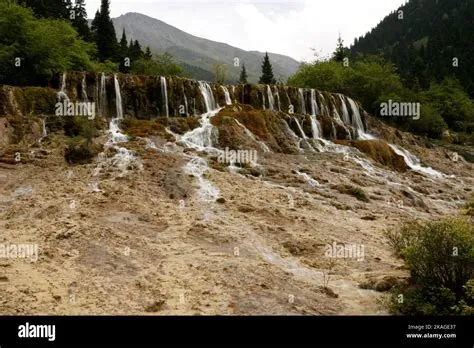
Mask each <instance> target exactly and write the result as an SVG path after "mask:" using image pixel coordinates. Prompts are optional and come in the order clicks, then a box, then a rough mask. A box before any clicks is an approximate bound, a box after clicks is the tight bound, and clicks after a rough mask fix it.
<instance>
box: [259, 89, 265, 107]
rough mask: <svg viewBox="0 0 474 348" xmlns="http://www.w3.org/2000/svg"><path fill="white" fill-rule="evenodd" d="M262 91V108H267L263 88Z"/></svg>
mask: <svg viewBox="0 0 474 348" xmlns="http://www.w3.org/2000/svg"><path fill="white" fill-rule="evenodd" d="M260 92H261V93H262V103H263V105H262V108H263V110H266V107H265V93H263V91H262V90H261V91H260Z"/></svg>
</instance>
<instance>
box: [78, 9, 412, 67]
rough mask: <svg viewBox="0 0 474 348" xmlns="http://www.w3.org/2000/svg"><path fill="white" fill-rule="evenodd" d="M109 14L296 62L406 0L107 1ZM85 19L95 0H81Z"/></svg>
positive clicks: (360, 31)
mask: <svg viewBox="0 0 474 348" xmlns="http://www.w3.org/2000/svg"><path fill="white" fill-rule="evenodd" d="M110 3H111V5H110V10H111V17H118V16H120V15H122V14H125V13H128V12H138V13H142V14H145V15H147V16H150V17H153V18H156V19H159V20H161V21H163V22H165V23H167V24H170V25H172V26H174V27H176V28H178V29H181V30H183V31H185V32H187V33H189V34H192V35H195V36H199V37H203V38H206V39H209V40H213V41H218V42H224V43H227V44H229V45H231V46H235V47H238V48H242V49H244V50H247V51H252V50H256V51H268V52H272V53H280V54H284V55H287V56H290V57H293V58H294V59H296V60H298V61H312V60H313V59H314V55H315V52H316V53H317V55H319V56H322V57H324V56H327V55H329V54H331V53H332V52H333V51H334V49H335V47H336V42H337V38H338V36H339V33H340V34H341V36H342V38H343V40H344V44H345V45H346V46H350V45H351V44H352V43H353V42H354V39H355V38H356V37H359V36H362V35H364V34H365V33H366V32H367V31H369V30H370V29H372V28H373V27H375V26H376V25H377V24H378V23H379V22H380V21H381V20H382V19H383V18H384V17H385V16H386V15H388V14H389V13H390V12H392V11H394V10H397V9H398V8H399V7H400V6H401V5H403V4H404V3H406V0H286V1H284V0H110ZM86 6H87V12H88V16H89V18H93V17H94V15H95V12H96V11H97V9H98V8H99V7H100V0H86Z"/></svg>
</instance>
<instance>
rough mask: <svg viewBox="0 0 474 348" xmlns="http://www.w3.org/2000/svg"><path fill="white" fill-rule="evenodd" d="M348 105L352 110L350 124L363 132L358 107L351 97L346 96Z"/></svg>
mask: <svg viewBox="0 0 474 348" xmlns="http://www.w3.org/2000/svg"><path fill="white" fill-rule="evenodd" d="M347 100H348V101H349V105H350V107H351V111H352V125H353V126H354V127H355V128H356V129H357V130H358V131H359V132H362V133H365V130H364V124H363V123H362V118H361V117H360V113H359V107H358V106H357V104H356V103H355V101H353V100H352V99H351V98H347Z"/></svg>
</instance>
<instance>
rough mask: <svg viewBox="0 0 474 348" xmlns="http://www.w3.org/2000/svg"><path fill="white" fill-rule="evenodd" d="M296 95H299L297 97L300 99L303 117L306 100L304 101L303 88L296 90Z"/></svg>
mask: <svg viewBox="0 0 474 348" xmlns="http://www.w3.org/2000/svg"><path fill="white" fill-rule="evenodd" d="M298 94H299V97H300V107H301V113H302V114H303V115H306V100H305V97H304V90H303V88H298Z"/></svg>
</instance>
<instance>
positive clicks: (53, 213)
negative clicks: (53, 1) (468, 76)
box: [0, 73, 473, 315]
mask: <svg viewBox="0 0 474 348" xmlns="http://www.w3.org/2000/svg"><path fill="white" fill-rule="evenodd" d="M83 81H84V82H83ZM165 82H166V83H165ZM51 87H52V88H50V89H40V88H12V87H8V86H2V87H1V88H0V103H1V104H0V135H1V137H0V182H1V186H0V187H1V190H0V230H1V231H2V233H1V241H0V243H3V244H8V243H9V244H21V243H34V244H38V246H39V254H38V260H37V261H36V262H29V261H27V260H25V259H20V258H17V259H14V258H0V298H1V300H0V313H2V314H163V315H172V314H193V315H194V314H196V315H197V314H230V315H232V314H311V315H315V314H316V315H317V314H321V315H328V314H384V313H385V310H384V308H383V307H381V306H380V305H379V299H380V298H381V296H382V293H381V292H380V291H386V290H387V289H389V288H390V287H391V286H393V285H394V284H397V283H398V282H401V281H403V279H404V278H405V277H406V276H407V274H406V271H405V270H404V267H403V264H402V262H401V261H400V260H397V259H396V258H395V257H394V255H393V254H392V251H391V250H390V248H389V247H388V245H387V243H386V240H385V238H384V236H383V231H384V230H385V229H387V228H391V227H395V226H397V225H399V223H400V222H402V221H404V220H406V219H413V218H420V219H430V220H431V219H437V218H440V217H442V216H446V215H453V214H456V213H457V211H458V209H459V207H460V206H461V205H462V204H463V203H464V202H465V201H466V200H468V199H469V198H470V196H471V195H472V187H473V178H472V164H471V163H469V162H466V161H465V160H464V159H463V158H462V157H459V158H456V160H454V159H453V157H452V154H451V153H449V152H446V151H445V150H444V149H442V148H438V147H434V146H431V147H425V146H423V145H424V144H423V140H422V139H418V138H415V137H413V136H411V135H409V134H404V133H400V132H398V131H396V130H394V129H391V128H389V127H387V126H385V125H383V124H382V123H379V122H378V121H377V120H376V119H373V118H372V117H371V116H370V115H367V114H366V113H365V112H364V111H363V110H362V109H360V108H359V106H358V105H357V103H356V102H355V101H351V100H350V99H349V98H346V97H344V96H339V95H333V94H329V93H322V92H321V93H320V92H318V91H311V90H298V89H292V88H285V87H283V86H276V87H274V86H259V85H246V86H236V87H235V89H234V88H233V87H232V86H224V87H225V88H222V86H214V85H208V84H205V83H199V82H197V81H192V80H185V79H178V78H166V79H165V81H163V79H160V78H156V77H137V76H129V75H120V76H118V78H115V77H114V76H105V75H104V76H102V75H100V74H98V75H95V74H85V75H83V74H82V73H69V74H67V75H65V76H64V78H62V77H58V78H57V79H56V81H52V84H51ZM83 87H84V88H83ZM58 91H61V93H59V95H58V94H57V92H58ZM165 91H166V93H165ZM65 96H67V98H69V100H70V101H77V100H78V101H85V100H86V99H87V100H88V101H93V102H95V103H96V104H97V108H98V114H97V115H96V118H95V119H94V120H87V119H86V118H85V117H82V118H81V117H80V116H74V117H72V116H65V117H58V116H55V115H54V112H55V103H56V102H57V100H58V97H59V98H60V99H61V100H64V99H65ZM218 105H220V107H218ZM264 105H265V110H263V106H264ZM181 106H184V114H181V115H180V112H179V111H180V109H181V110H182V109H183V108H181ZM166 109H168V114H169V117H166V116H165V115H164V114H166ZM280 110H281V111H280ZM194 115H196V116H194ZM79 119H80V121H79ZM71 122H73V123H72V125H71ZM84 123H85V124H88V125H94V127H95V129H97V130H98V132H97V134H95V135H94V136H93V137H92V140H91V142H92V144H91V145H90V147H91V149H93V150H92V155H91V156H84V158H82V159H81V160H76V158H75V157H67V158H68V159H69V162H68V161H66V157H65V153H68V149H70V147H71V141H75V140H76V138H81V137H85V135H84V134H82V133H81V132H80V130H81V129H82V128H81V127H82V126H83V124H84ZM43 125H44V128H43ZM117 125H118V127H116V126H117ZM72 126H77V129H79V131H78V134H75V133H74V131H71V127H72ZM79 126H80V127H79ZM72 129H73V130H74V129H76V128H74V127H72ZM123 133H126V134H127V135H128V138H127V139H126V138H124V136H123ZM369 133H370V134H369ZM74 135H75V137H73V136H74ZM375 137H376V139H373V138H375ZM388 144H391V146H390V145H388ZM226 148H227V149H228V150H229V149H230V150H244V151H250V150H255V151H256V152H257V157H256V160H254V161H252V162H250V161H249V162H247V163H242V164H239V163H233V164H232V163H228V162H226V163H224V162H225V161H222V160H220V159H219V156H220V155H222V152H221V151H223V150H225V149H226ZM404 149H406V150H404ZM407 150H408V151H410V152H411V153H412V154H415V155H417V156H418V157H419V158H421V159H422V162H423V164H420V163H417V161H416V159H415V158H413V157H410V156H413V155H411V154H409V153H407V152H406V151H407ZM404 151H405V152H404ZM18 155H19V156H18ZM404 156H405V157H404ZM18 159H19V160H18ZM429 167H432V169H429ZM334 243H336V244H337V245H343V244H345V245H357V246H359V247H360V246H363V250H364V252H363V254H358V255H357V256H358V257H344V258H328V257H327V252H326V251H327V246H328V245H329V246H331V245H334ZM359 250H360V249H359Z"/></svg>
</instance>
